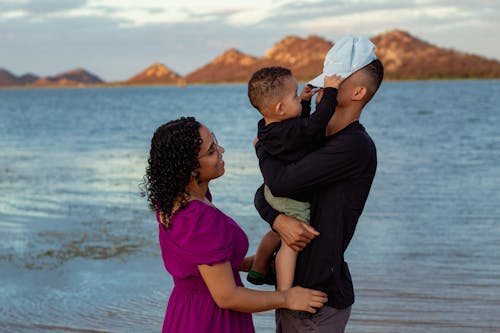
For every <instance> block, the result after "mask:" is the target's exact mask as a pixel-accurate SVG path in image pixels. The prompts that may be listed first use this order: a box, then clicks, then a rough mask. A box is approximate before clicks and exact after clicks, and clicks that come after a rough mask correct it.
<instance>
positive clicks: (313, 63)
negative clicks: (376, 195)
mask: <svg viewBox="0 0 500 333" xmlns="http://www.w3.org/2000/svg"><path fill="white" fill-rule="evenodd" d="M371 40H372V41H373V42H374V44H375V45H376V46H377V49H376V53H377V55H378V57H379V58H380V60H381V61H382V63H383V64H384V66H385V72H386V78H389V79H439V78H500V61H497V60H490V59H486V58H485V57H481V56H478V55H471V54H467V53H463V52H458V51H455V50H449V49H444V48H439V47H437V46H434V45H432V44H430V43H427V42H425V41H422V40H420V39H418V38H416V37H413V36H411V35H410V34H409V33H407V32H404V31H400V30H394V31H389V32H387V33H384V34H381V35H378V36H375V37H373V38H372V39H371ZM331 46H333V43H332V42H330V41H328V40H326V39H323V38H321V37H318V36H309V37H307V38H305V39H303V38H300V37H296V36H290V37H286V38H284V39H283V40H281V41H280V42H278V43H276V45H275V46H274V47H272V48H271V49H269V50H267V51H266V53H265V56H264V57H263V58H255V57H250V56H247V55H245V54H243V53H241V52H239V51H236V50H234V49H231V50H228V51H226V52H224V53H223V54H222V55H220V56H219V57H217V58H216V59H215V60H214V61H212V62H210V63H209V64H207V65H205V66H203V67H202V68H200V69H198V70H196V71H194V72H192V73H191V74H189V75H188V76H187V81H188V82H190V83H217V82H245V81H247V80H248V79H249V78H250V76H251V74H252V73H253V72H254V71H255V70H256V69H258V68H260V67H264V66H271V65H272V66H285V67H288V68H290V69H291V70H292V72H293V73H294V75H295V76H296V77H297V79H299V80H301V81H307V80H309V79H311V78H313V77H315V76H316V75H318V74H319V73H321V71H322V68H323V59H324V57H325V55H326V53H327V52H328V50H329V49H330V48H331ZM242 59H245V61H242Z"/></svg>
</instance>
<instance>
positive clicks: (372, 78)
mask: <svg viewBox="0 0 500 333" xmlns="http://www.w3.org/2000/svg"><path fill="white" fill-rule="evenodd" d="M361 71H362V72H363V74H364V75H365V77H366V78H367V79H368V82H367V88H368V94H367V100H366V103H368V102H369V101H370V100H371V99H372V97H373V96H374V95H375V93H376V92H377V90H378V88H379V87H380V84H382V80H383V79H384V65H382V62H381V61H380V60H378V59H375V60H373V61H372V62H370V63H369V64H368V65H366V66H365V67H363V68H362V69H361Z"/></svg>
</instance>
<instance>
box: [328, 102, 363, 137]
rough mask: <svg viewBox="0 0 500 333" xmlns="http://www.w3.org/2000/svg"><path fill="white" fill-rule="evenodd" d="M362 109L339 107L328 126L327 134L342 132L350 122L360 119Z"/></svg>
mask: <svg viewBox="0 0 500 333" xmlns="http://www.w3.org/2000/svg"><path fill="white" fill-rule="evenodd" d="M360 115H361V109H360V110H358V109H351V110H347V109H340V108H337V110H335V113H334V114H333V116H332V118H331V119H330V122H329V123H328V126H327V128H326V135H327V136H328V135H333V134H335V133H338V132H340V131H341V130H343V129H344V128H346V127H347V126H349V125H350V124H352V123H353V122H355V121H358V120H359V116H360Z"/></svg>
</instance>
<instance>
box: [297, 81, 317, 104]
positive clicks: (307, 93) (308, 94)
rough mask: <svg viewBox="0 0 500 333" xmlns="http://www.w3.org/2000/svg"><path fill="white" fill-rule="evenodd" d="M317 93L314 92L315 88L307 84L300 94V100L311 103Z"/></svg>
mask: <svg viewBox="0 0 500 333" xmlns="http://www.w3.org/2000/svg"><path fill="white" fill-rule="evenodd" d="M315 93H316V92H315V91H313V86H311V85H309V84H306V85H305V86H304V88H302V92H301V93H300V99H301V100H303V101H310V100H311V98H312V97H313V95H314V94H315Z"/></svg>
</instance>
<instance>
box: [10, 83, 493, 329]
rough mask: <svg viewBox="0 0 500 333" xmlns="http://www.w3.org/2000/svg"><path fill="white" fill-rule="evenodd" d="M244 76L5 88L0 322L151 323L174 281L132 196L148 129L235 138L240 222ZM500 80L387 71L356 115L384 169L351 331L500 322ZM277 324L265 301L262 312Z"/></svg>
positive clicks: (231, 146)
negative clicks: (178, 124) (193, 82)
mask: <svg viewBox="0 0 500 333" xmlns="http://www.w3.org/2000/svg"><path fill="white" fill-rule="evenodd" d="M245 89H246V87H245V86H244V85H231V86H224V85H221V86H190V87H187V88H176V87H151V88H109V89H58V90H52V89H33V90H0V101H1V103H0V119H2V121H1V122H0V193H2V197H1V200H0V238H1V239H2V242H1V243H0V281H1V284H0V331H1V332H44V331H51V332H68V331H69V332H158V331H159V330H160V329H161V325H162V321H163V314H164V310H165V306H166V303H167V300H168V295H169V292H170V290H171V288H172V282H171V279H170V277H169V276H168V274H167V273H166V272H165V271H164V268H163V264H162V262H161V257H160V256H159V249H158V244H157V235H156V225H155V223H154V218H153V216H152V215H151V213H150V212H149V211H148V210H147V204H146V201H145V199H144V198H142V197H141V196H140V195H139V188H138V184H139V183H140V182H141V180H142V176H143V174H144V169H145V164H146V156H147V154H148V149H149V140H150V138H151V136H152V133H153V132H154V130H155V128H156V127H158V126H159V125H160V124H162V123H164V122H165V121H167V120H170V119H174V118H177V117H178V116H180V115H194V116H196V117H197V118H198V119H199V120H200V121H202V122H203V123H205V124H206V125H207V126H208V127H209V128H211V129H212V130H213V131H214V132H215V133H216V134H217V137H218V139H219V141H220V142H221V144H222V145H223V146H224V147H225V148H226V153H225V154H224V159H225V161H226V174H225V175H224V177H222V178H221V179H219V180H216V181H214V182H213V185H212V192H213V194H214V202H215V204H216V205H217V206H218V207H219V208H221V209H222V210H223V211H225V212H226V213H228V215H230V216H232V217H233V218H234V219H235V220H236V221H238V223H240V225H241V226H242V227H243V229H244V230H245V231H246V232H247V234H248V236H249V238H250V242H251V250H252V251H253V250H255V248H256V246H257V242H258V240H259V238H260V236H261V235H262V234H263V233H264V232H265V231H267V228H268V227H267V225H266V224H265V223H264V222H262V221H261V220H260V219H259V218H258V215H257V213H256V211H255V209H254V208H253V194H254V191H255V189H256V188H257V187H258V186H259V184H260V182H261V177H260V175H259V171H258V166H257V161H256V158H255V156H254V153H253V149H252V146H251V142H252V139H253V137H254V136H255V131H256V128H255V126H256V125H255V124H256V122H257V120H258V115H257V113H256V112H255V111H254V110H252V108H251V106H250V105H249V103H248V102H247V98H246V92H245ZM498 105H500V81H450V82H448V81H444V82H388V83H384V85H383V86H382V88H381V90H380V91H379V93H378V95H377V96H376V97H375V99H374V100H373V101H372V102H371V103H370V104H369V106H368V107H367V110H366V111H365V112H364V114H363V118H362V120H361V122H362V123H363V124H364V125H365V127H366V128H367V130H368V132H369V133H370V134H371V136H372V138H373V139H374V141H375V143H376V145H377V149H378V159H379V166H378V170H377V175H376V177H375V181H374V184H373V187H372V191H371V193H370V196H369V199H368V201H367V204H366V208H365V211H364V213H363V215H362V217H361V219H360V221H359V224H358V229H357V231H356V234H355V236H354V239H353V241H352V243H351V245H350V246H349V249H348V251H347V255H346V257H347V261H348V262H349V264H350V268H351V273H352V275H353V280H354V284H355V290H356V303H355V305H354V307H353V311H352V315H351V319H350V321H349V324H348V328H347V330H348V331H349V332H366V333H368V332H498V331H500V310H499V309H500V257H499V255H498V253H500V251H499V250H500V248H499V247H500V246H499V245H498V239H499V236H500V224H499V222H500V205H499V203H500V191H499V188H500V168H499V167H498V165H499V163H500V148H499V147H500V131H499V130H498V122H499V121H500V109H499V107H498ZM254 322H255V326H256V329H257V331H258V332H273V330H274V321H273V314H272V312H265V313H261V314H255V315H254Z"/></svg>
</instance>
